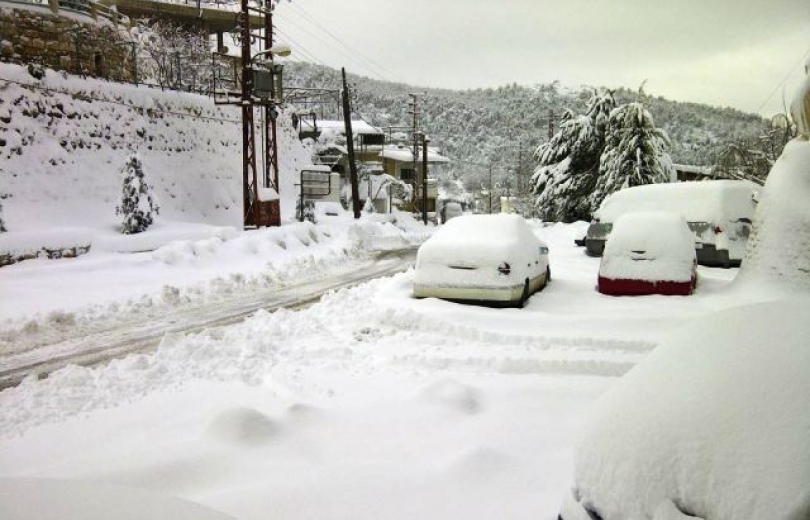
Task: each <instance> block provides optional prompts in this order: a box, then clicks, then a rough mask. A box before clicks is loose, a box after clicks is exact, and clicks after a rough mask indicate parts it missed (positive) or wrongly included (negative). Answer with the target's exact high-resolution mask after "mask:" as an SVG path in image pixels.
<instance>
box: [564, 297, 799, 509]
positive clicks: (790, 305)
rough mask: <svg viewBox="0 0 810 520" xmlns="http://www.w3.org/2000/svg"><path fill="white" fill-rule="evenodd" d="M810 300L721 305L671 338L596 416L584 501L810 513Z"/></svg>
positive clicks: (586, 457)
mask: <svg viewBox="0 0 810 520" xmlns="http://www.w3.org/2000/svg"><path fill="white" fill-rule="evenodd" d="M808 305H810V299H807V298H796V299H788V300H782V301H776V302H771V303H763V304H756V305H750V306H743V307H739V308H735V309H731V310H727V311H723V312H720V313H717V314H713V315H711V316H707V317H705V318H702V319H699V320H696V321H695V322H694V323H693V324H691V325H689V326H686V327H684V328H683V329H682V330H681V331H679V332H677V333H675V334H673V335H672V337H670V338H669V339H668V340H665V341H664V342H662V344H661V345H660V346H659V347H658V348H657V349H656V350H655V351H654V352H653V353H651V354H650V355H649V356H648V357H647V358H646V359H645V360H644V361H642V362H641V363H639V365H638V366H637V367H636V368H634V369H633V370H631V371H630V372H629V373H628V374H627V375H626V376H625V377H624V378H622V379H621V380H620V381H619V382H618V383H617V384H616V385H615V386H613V387H612V388H611V389H610V390H609V391H608V392H607V393H606V394H605V395H604V396H603V397H602V398H601V399H600V400H599V401H598V402H597V404H596V406H595V407H594V409H593V411H592V413H591V414H590V417H589V419H588V426H587V427H586V429H585V433H584V435H583V437H582V438H581V439H580V441H579V442H578V447H577V452H576V463H575V491H574V494H575V495H579V496H580V498H581V503H582V504H586V505H589V507H592V508H593V509H594V510H595V511H596V512H598V513H599V515H600V516H601V517H602V518H650V517H651V516H652V515H653V512H654V511H655V510H656V508H657V507H658V506H659V505H660V504H661V503H662V502H664V501H665V500H671V501H672V502H674V503H675V504H677V505H678V507H679V508H680V509H681V510H682V511H684V512H688V513H689V514H690V515H695V516H698V517H700V518H706V519H734V520H761V519H763V518H769V519H773V520H789V519H790V520H794V519H798V518H806V515H807V512H808V510H810V495H808V489H810V487H808V486H810V445H808V443H807V432H808V431H810V407H808V406H807V396H808V395H810V376H809V375H810V349H808V348H807V338H808V337H810V321H808V320H807V308H808ZM656 518H658V517H656Z"/></svg>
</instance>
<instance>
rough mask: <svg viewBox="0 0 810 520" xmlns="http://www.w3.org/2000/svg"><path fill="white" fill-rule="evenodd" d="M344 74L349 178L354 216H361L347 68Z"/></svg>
mask: <svg viewBox="0 0 810 520" xmlns="http://www.w3.org/2000/svg"><path fill="white" fill-rule="evenodd" d="M340 70H341V73H342V74H343V120H344V121H345V124H346V148H347V149H348V152H349V179H350V181H351V184H352V210H353V211H354V218H360V194H359V193H358V187H357V164H355V161H354V135H353V134H352V110H351V106H350V105H349V84H348V83H347V82H346V69H345V68H342V69H340Z"/></svg>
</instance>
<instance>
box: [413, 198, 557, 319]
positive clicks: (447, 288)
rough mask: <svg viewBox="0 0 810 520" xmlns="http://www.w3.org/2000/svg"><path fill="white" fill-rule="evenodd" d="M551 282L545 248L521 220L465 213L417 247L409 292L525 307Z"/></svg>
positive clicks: (423, 296)
mask: <svg viewBox="0 0 810 520" xmlns="http://www.w3.org/2000/svg"><path fill="white" fill-rule="evenodd" d="M550 278H551V269H550V267H549V262H548V246H547V245H546V244H545V243H544V242H543V241H542V240H540V239H539V238H537V237H536V236H535V234H534V233H532V231H531V230H530V229H529V226H528V225H527V224H526V221H525V220H524V219H523V218H522V217H520V216H518V215H507V214H498V215H463V216H460V217H456V218H454V219H452V220H451V221H449V222H448V223H447V224H446V225H444V226H442V227H441V228H440V229H439V231H437V232H436V233H435V234H434V235H433V236H432V237H430V238H429V239H428V240H427V242H425V243H424V244H422V246H421V247H420V248H419V252H418V254H417V257H416V270H415V275H414V288H413V294H414V296H415V297H417V298H428V297H434V298H444V299H448V300H462V301H481V302H483V301H487V302H495V303H503V304H513V305H517V306H523V305H524V304H525V303H526V300H528V299H529V296H531V295H532V294H533V293H535V292H537V291H539V290H540V289H542V288H543V287H545V285H546V283H548V281H549V280H550Z"/></svg>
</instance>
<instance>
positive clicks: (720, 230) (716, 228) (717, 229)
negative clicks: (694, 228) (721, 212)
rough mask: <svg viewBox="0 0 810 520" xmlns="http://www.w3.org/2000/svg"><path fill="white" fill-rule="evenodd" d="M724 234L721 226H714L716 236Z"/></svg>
mask: <svg viewBox="0 0 810 520" xmlns="http://www.w3.org/2000/svg"><path fill="white" fill-rule="evenodd" d="M722 232H723V228H722V227H720V226H714V233H715V234H718V233H722Z"/></svg>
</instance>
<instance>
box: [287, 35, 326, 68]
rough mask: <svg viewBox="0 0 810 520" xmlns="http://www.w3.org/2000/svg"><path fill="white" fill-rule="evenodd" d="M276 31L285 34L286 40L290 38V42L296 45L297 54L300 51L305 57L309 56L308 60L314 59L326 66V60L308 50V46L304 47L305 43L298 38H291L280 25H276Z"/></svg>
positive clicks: (313, 60)
mask: <svg viewBox="0 0 810 520" xmlns="http://www.w3.org/2000/svg"><path fill="white" fill-rule="evenodd" d="M275 31H276V32H277V33H279V34H280V35H281V36H283V37H284V39H285V40H289V42H290V43H292V44H293V45H294V46H295V51H296V54H297V53H298V52H299V51H300V53H301V55H302V56H304V57H305V58H307V59H308V60H310V61H312V62H314V63H317V64H318V65H322V66H324V67H325V66H326V64H325V63H324V62H322V61H321V60H319V59H318V58H317V57H316V56H315V54H313V53H312V51H310V50H308V49H307V48H306V47H304V46H303V45H301V44H300V43H298V42H297V41H296V40H294V39H293V38H291V37H290V36H289V35H288V34H287V33H286V32H284V31H282V30H281V29H279V28H278V27H276V29H275Z"/></svg>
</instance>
